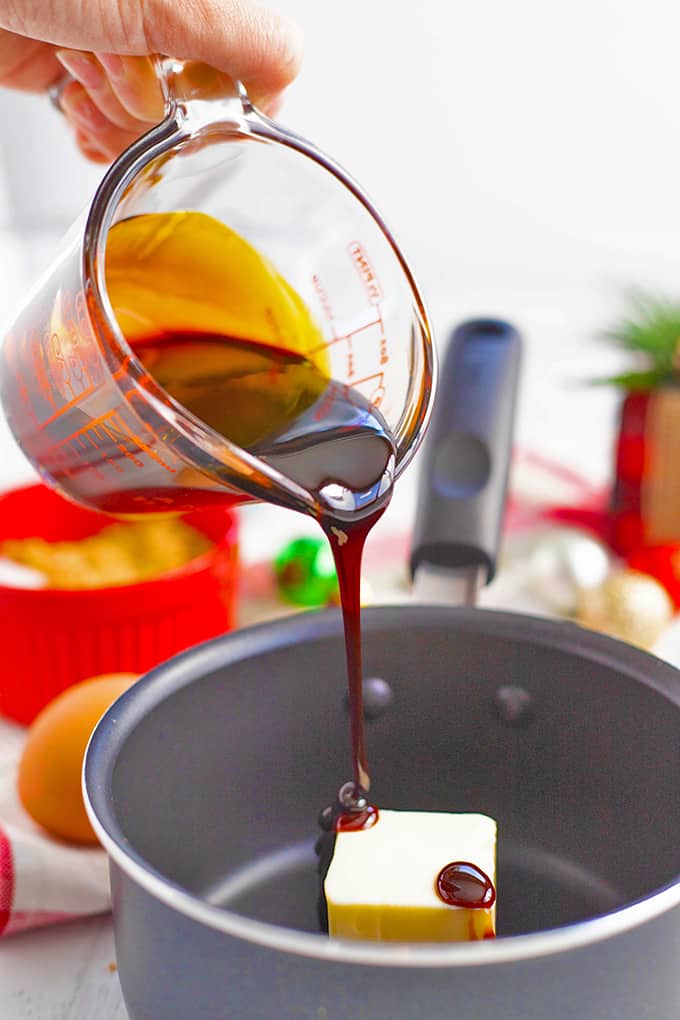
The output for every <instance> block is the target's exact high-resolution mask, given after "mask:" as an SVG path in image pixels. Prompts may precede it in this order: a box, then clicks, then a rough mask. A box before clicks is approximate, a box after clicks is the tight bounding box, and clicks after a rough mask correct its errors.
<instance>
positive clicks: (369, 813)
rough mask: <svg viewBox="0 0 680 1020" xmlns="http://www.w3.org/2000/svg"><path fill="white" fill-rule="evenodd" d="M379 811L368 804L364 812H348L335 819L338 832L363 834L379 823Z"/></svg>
mask: <svg viewBox="0 0 680 1020" xmlns="http://www.w3.org/2000/svg"><path fill="white" fill-rule="evenodd" d="M378 814H379V813H378V809H377V807H373V805H372V804H368V805H367V806H366V807H365V808H364V810H363V811H346V812H343V813H342V814H340V815H338V817H337V818H336V819H335V831H336V832H361V830H362V829H370V828H371V827H372V826H374V825H375V823H376V822H377V821H378Z"/></svg>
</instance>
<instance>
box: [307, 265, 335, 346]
mask: <svg viewBox="0 0 680 1020" xmlns="http://www.w3.org/2000/svg"><path fill="white" fill-rule="evenodd" d="M312 286H313V288H314V291H315V293H316V296H317V298H318V299H319V304H320V305H321V311H322V312H323V314H324V317H325V318H326V320H327V321H328V322H330V323H331V328H332V331H333V336H335V312H334V311H333V307H332V305H331V300H330V298H329V296H328V291H327V290H326V288H325V287H324V285H323V284H322V282H321V279H320V277H319V275H318V274H317V273H314V275H313V276H312Z"/></svg>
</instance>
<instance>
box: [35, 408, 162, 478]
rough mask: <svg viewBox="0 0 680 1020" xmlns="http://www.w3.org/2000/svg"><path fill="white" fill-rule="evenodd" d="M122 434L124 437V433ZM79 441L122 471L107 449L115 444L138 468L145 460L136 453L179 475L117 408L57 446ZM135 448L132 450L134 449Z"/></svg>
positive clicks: (83, 446)
mask: <svg viewBox="0 0 680 1020" xmlns="http://www.w3.org/2000/svg"><path fill="white" fill-rule="evenodd" d="M121 433H122V434H121ZM76 441H79V442H80V445H81V446H82V448H83V449H85V448H87V446H91V447H92V448H93V449H95V450H97V452H98V453H99V454H100V455H101V457H102V460H105V461H107V463H109V464H111V465H112V466H113V467H115V469H116V470H117V471H121V470H122V468H121V467H120V466H119V465H118V464H116V463H115V460H113V459H112V458H111V457H110V456H109V455H108V454H107V453H106V447H107V446H110V445H111V444H113V445H114V446H115V447H117V449H118V450H120V452H121V453H122V454H123V456H124V457H126V458H127V459H128V460H129V461H131V462H132V463H133V464H134V465H135V467H139V468H143V467H144V466H145V465H144V461H143V460H141V459H140V458H139V457H138V456H137V455H136V454H135V453H134V452H133V450H137V451H138V452H142V453H145V454H146V455H147V457H149V458H150V459H151V460H153V461H154V462H155V463H156V464H158V465H159V466H160V467H162V468H163V469H164V470H165V471H168V472H170V474H175V472H176V470H177V469H176V468H174V467H172V465H170V464H167V463H166V462H165V461H164V460H163V459H162V457H160V456H159V455H158V454H157V453H156V451H155V450H154V449H152V447H151V446H149V444H148V443H145V442H144V440H143V439H142V438H141V436H138V435H136V433H134V432H133V431H132V429H131V428H130V427H129V426H128V425H127V424H126V422H125V421H124V420H123V418H122V417H121V415H120V413H119V412H118V411H116V410H115V409H113V410H111V411H107V412H106V413H105V414H101V415H99V417H98V418H92V419H91V420H90V421H89V422H88V423H87V425H84V426H83V427H82V428H81V429H78V431H77V432H74V433H72V435H70V436H67V437H66V438H65V439H62V440H61V441H60V442H58V443H56V444H55V446H56V447H59V446H65V445H66V444H72V443H75V442H76ZM131 445H132V449H131V448H130V447H131Z"/></svg>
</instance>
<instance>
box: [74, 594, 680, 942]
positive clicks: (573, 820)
mask: <svg viewBox="0 0 680 1020" xmlns="http://www.w3.org/2000/svg"><path fill="white" fill-rule="evenodd" d="M363 641H364V656H365V667H366V668H365V673H366V675H367V676H369V677H370V676H376V675H378V676H380V677H383V678H384V679H385V680H387V681H388V682H389V684H390V686H391V689H392V693H393V699H392V703H391V705H389V706H388V707H387V708H386V710H385V711H384V712H383V713H382V714H380V715H379V717H378V718H375V719H372V720H371V721H369V723H368V734H367V736H368V749H369V761H370V763H371V766H372V775H373V787H372V791H371V794H372V799H373V800H374V802H375V803H377V804H378V805H381V806H384V807H390V808H403V809H420V810H442V811H481V812H485V813H487V814H489V815H491V816H492V817H494V818H496V819H497V821H498V827H499V874H498V903H499V912H498V921H499V934H500V935H513V934H521V933H528V932H535V931H539V930H545V929H551V928H556V927H559V926H562V925H567V924H571V923H573V922H577V921H581V920H585V919H588V918H591V917H594V916H597V915H600V914H603V913H607V912H609V911H612V910H615V909H616V908H618V907H621V906H623V905H625V904H630V903H632V902H634V901H636V900H640V899H642V898H644V897H647V896H649V895H650V894H651V893H653V892H654V891H655V890H658V889H659V888H661V887H663V886H665V885H668V884H669V883H671V882H672V881H674V880H675V879H676V877H677V872H678V850H677V848H678V845H680V785H679V784H678V775H679V774H680V683H679V682H678V679H677V674H676V673H675V671H674V670H673V669H672V668H671V667H669V666H667V665H665V664H664V663H662V662H660V661H659V660H655V659H653V658H652V657H650V656H647V655H644V654H642V653H639V652H636V651H635V650H633V649H631V648H629V647H628V646H626V645H623V644H620V643H618V642H613V641H611V640H608V639H605V638H602V637H600V636H598V635H594V634H591V633H588V632H586V631H583V630H581V629H580V628H577V627H575V626H571V625H569V624H565V623H550V622H547V621H539V620H533V619H529V618H523V617H519V616H512V615H508V614H497V613H491V612H488V611H481V610H474V609H473V610H460V609H450V608H432V607H430V608H423V607H401V608H400V607H392V608H384V609H370V610H367V611H366V612H365V614H364V638H363ZM507 685H512V686H513V687H520V688H522V689H523V691H524V692H526V698H525V699H524V700H522V699H520V704H521V708H522V709H523V711H520V712H519V718H516V717H515V715H516V713H515V712H514V710H513V707H516V706H515V703H514V702H512V699H511V705H510V710H509V711H508V703H507V695H508V692H507V691H502V690H501V691H500V694H499V690H500V689H502V688H504V687H506V686H507ZM511 694H512V692H511ZM348 741H349V737H348V722H347V715H346V708H345V676H344V662H343V644H342V634H341V623H340V619H339V615H338V614H337V613H334V612H329V613H323V614H306V615H304V616H301V617H297V618H295V619H291V620H288V621H284V622H281V623H278V624H274V625H272V624H269V625H267V626H263V627H260V628H254V629H252V630H249V631H243V632H241V633H238V634H234V635H231V636H229V637H227V638H225V639H220V640H217V641H214V642H211V643H209V644H207V645H205V646H202V647H200V648H198V649H194V650H192V651H190V652H188V653H186V654H185V655H183V656H179V657H178V658H176V659H175V660H172V661H171V662H170V663H169V664H166V665H165V666H162V667H160V668H159V669H158V670H156V671H154V673H152V674H151V675H150V676H149V677H148V678H146V679H145V680H143V681H142V682H141V684H140V685H138V687H137V688H134V689H132V690H131V691H130V692H129V693H128V694H126V695H125V696H124V697H123V698H122V699H121V700H120V701H119V702H118V704H117V706H116V707H115V709H114V710H113V711H112V712H110V713H109V715H108V716H107V717H106V719H105V722H104V724H103V725H102V726H100V728H99V730H98V731H97V734H96V736H95V739H94V741H93V745H92V747H91V751H90V754H89V756H88V764H87V769H88V776H89V778H88V784H89V795H90V799H91V801H92V804H93V806H94V809H95V811H96V812H97V815H98V818H99V820H100V822H101V823H102V824H103V826H104V828H105V829H107V831H108V832H109V834H110V835H111V836H113V838H114V840H115V841H116V842H117V843H119V845H122V846H124V848H125V850H126V852H127V853H130V854H132V856H133V857H134V858H136V859H139V860H141V861H143V862H144V863H145V865H148V866H150V868H151V869H152V870H153V871H155V872H157V873H160V875H162V876H164V877H165V878H166V879H168V880H170V882H171V883H174V884H176V885H178V886H179V887H180V888H182V889H184V890H187V891H189V892H191V893H193V894H195V895H196V896H198V897H201V898H205V899H208V900H209V901H210V902H212V903H213V904H216V905H219V906H224V907H227V908H229V909H230V910H233V911H236V912H238V913H242V914H245V915H247V916H249V917H252V918H255V919H258V920H261V921H266V922H270V923H273V924H275V925H282V926H286V927H289V928H298V929H303V930H307V931H316V930H318V929H317V922H316V911H315V905H316V894H317V886H316V875H315V856H314V852H313V842H314V838H315V836H316V834H317V833H316V828H315V826H316V817H317V814H318V811H319V809H320V808H321V807H323V806H324V805H325V804H326V803H328V802H329V801H330V800H331V799H332V798H333V796H334V794H335V792H336V790H337V788H338V786H339V784H340V783H341V782H342V781H344V780H345V779H347V778H348V763H349V760H350V755H349V747H348ZM320 937H321V936H320Z"/></svg>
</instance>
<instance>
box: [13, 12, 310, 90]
mask: <svg viewBox="0 0 680 1020" xmlns="http://www.w3.org/2000/svg"><path fill="white" fill-rule="evenodd" d="M0 27H2V28H5V29H9V30H10V31H14V32H18V33H20V34H21V35H22V36H32V37H33V38H34V39H45V40H49V41H50V42H53V43H55V44H57V45H59V46H62V47H68V48H73V49H81V50H90V51H94V52H100V51H101V52H123V53H128V54H136V55H143V54H146V53H168V54H171V55H172V56H175V57H179V58H181V59H192V60H202V61H205V62H206V63H208V64H212V65H213V66H214V67H217V68H218V69H219V70H220V71H224V72H225V73H226V74H228V75H229V76H230V77H231V78H239V79H240V80H241V81H243V82H244V84H245V86H246V88H247V89H248V91H249V92H251V93H252V97H253V99H254V100H255V101H256V102H259V103H262V102H263V100H267V99H271V98H273V97H275V96H276V95H278V93H280V92H282V91H283V89H285V88H286V86H287V85H288V84H290V82H291V81H292V80H293V78H294V77H295V76H296V74H297V72H298V70H299V67H300V63H301V59H302V41H301V36H300V33H299V31H298V30H297V28H295V27H294V26H293V25H292V24H291V23H290V22H289V21H288V20H287V19H285V18H284V17H283V16H282V15H281V14H279V13H277V12H275V11H270V10H267V9H266V8H264V7H260V6H259V5H257V4H255V3H254V2H252V0H191V2H190V3H189V2H183V3H180V2H178V0H116V2H115V3H114V2H110V3H83V0H52V2H50V3H46V2H44V0H42V2H41V0H32V2H26V0H25V2H23V3H17V2H15V3H11V4H0Z"/></svg>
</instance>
